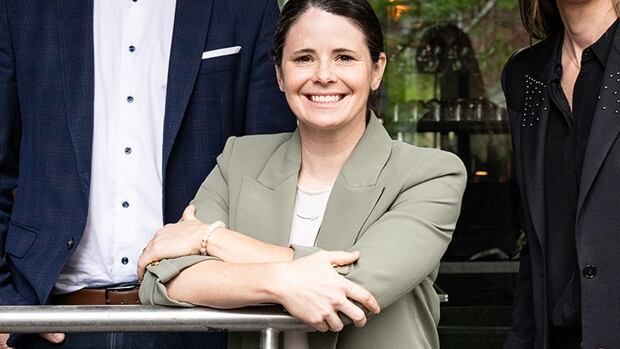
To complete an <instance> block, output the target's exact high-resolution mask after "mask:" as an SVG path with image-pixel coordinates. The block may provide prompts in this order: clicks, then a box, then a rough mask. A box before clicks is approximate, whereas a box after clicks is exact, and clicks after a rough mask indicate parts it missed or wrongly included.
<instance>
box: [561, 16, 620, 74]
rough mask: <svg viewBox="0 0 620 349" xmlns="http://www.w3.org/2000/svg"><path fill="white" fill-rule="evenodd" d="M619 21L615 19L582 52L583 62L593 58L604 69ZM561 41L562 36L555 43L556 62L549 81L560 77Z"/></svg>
mask: <svg viewBox="0 0 620 349" xmlns="http://www.w3.org/2000/svg"><path fill="white" fill-rule="evenodd" d="M619 21H620V19H616V20H615V21H614V23H613V24H612V25H611V26H610V27H609V28H607V31H605V33H603V35H601V37H600V38H599V39H598V40H597V41H596V42H595V43H593V44H592V45H590V46H588V47H587V48H586V49H585V50H583V54H582V55H583V57H582V59H583V62H586V61H588V60H589V59H592V57H594V58H595V59H596V60H597V62H599V63H600V64H601V66H602V67H603V68H604V67H605V66H606V65H607V58H608V57H609V51H610V50H611V48H612V46H613V42H614V35H615V33H616V27H617V26H618V22H619ZM562 41H563V34H561V35H560V37H559V40H557V41H556V47H555V52H556V55H555V57H556V62H555V69H554V72H553V77H552V79H551V81H559V80H560V79H561V77H562Z"/></svg>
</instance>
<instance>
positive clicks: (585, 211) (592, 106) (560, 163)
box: [502, 0, 620, 349]
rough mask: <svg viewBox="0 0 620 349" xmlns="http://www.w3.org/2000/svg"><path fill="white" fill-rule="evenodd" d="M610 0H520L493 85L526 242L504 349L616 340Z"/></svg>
mask: <svg viewBox="0 0 620 349" xmlns="http://www.w3.org/2000/svg"><path fill="white" fill-rule="evenodd" d="M619 4H620V1H618V0H579V1H578V0H520V6H521V15H522V19H523V24H524V26H525V29H526V30H527V31H528V33H529V34H530V35H531V36H532V38H533V39H540V40H541V41H539V42H537V43H535V44H533V45H531V46H529V47H526V48H524V49H522V50H520V51H519V52H517V53H516V54H515V55H513V57H511V58H510V60H509V61H508V62H507V63H506V66H505V68H504V72H503V75H502V85H503V88H504V92H505V94H506V103H507V106H508V114H509V116H510V121H511V130H512V137H513V143H514V151H515V161H516V173H517V181H518V183H519V187H520V195H521V202H522V212H523V222H522V227H523V229H524V231H525V234H526V236H527V240H528V243H527V245H526V246H525V247H524V249H523V251H522V252H521V267H520V271H519V279H518V282H517V289H516V291H515V300H514V312H513V318H512V328H511V331H510V333H509V336H508V340H507V343H506V346H505V348H508V349H512V348H515V349H517V348H522V349H525V348H527V349H532V348H536V349H548V348H552V349H573V348H574V349H577V348H617V347H619V346H620V331H618V329H617V327H618V326H617V324H616V320H615V319H616V318H618V316H620V302H619V301H618V295H619V294H620V273H618V270H620V257H619V255H618V247H620V235H618V233H617V228H616V227H618V226H620V215H619V214H618V212H620V200H618V198H619V197H618V195H617V188H618V187H619V186H620V176H618V174H619V173H620V161H618V159H620V143H619V141H618V139H619V138H618V135H619V133H620V122H619V121H620V118H618V116H620V32H619V31H618V28H617V27H618V14H619V13H620V12H619V9H620V6H619Z"/></svg>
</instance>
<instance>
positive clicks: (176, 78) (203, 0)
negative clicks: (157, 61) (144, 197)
mask: <svg viewBox="0 0 620 349" xmlns="http://www.w3.org/2000/svg"><path fill="white" fill-rule="evenodd" d="M212 5H213V1H212V0H187V1H186V0H179V1H177V5H176V10H175V11H176V12H175V16H174V29H173V33H172V47H171V49H170V65H169V67H168V89H167V93H166V111H165V116H164V142H163V174H164V176H165V175H166V166H167V163H168V158H169V156H170V152H171V150H172V145H173V144H174V139H175V137H176V134H177V132H178V131H179V127H180V125H181V121H182V120H183V115H184V114H185V109H186V107H187V103H188V101H189V98H190V96H191V94H192V91H193V87H194V82H195V81H196V77H197V75H198V68H199V67H200V63H201V61H202V52H203V50H204V47H205V43H206V38H207V32H208V30H209V23H210V20H211V10H212Z"/></svg>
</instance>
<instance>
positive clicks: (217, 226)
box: [200, 221, 226, 256]
mask: <svg viewBox="0 0 620 349" xmlns="http://www.w3.org/2000/svg"><path fill="white" fill-rule="evenodd" d="M220 228H226V224H224V222H222V221H215V222H213V223H211V224H209V226H208V227H207V230H206V231H205V234H204V235H203V236H202V240H200V254H201V255H203V256H206V255H207V241H209V239H210V238H211V236H212V235H213V233H215V231H216V230H218V229H220Z"/></svg>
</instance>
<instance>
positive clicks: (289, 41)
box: [277, 8, 386, 130]
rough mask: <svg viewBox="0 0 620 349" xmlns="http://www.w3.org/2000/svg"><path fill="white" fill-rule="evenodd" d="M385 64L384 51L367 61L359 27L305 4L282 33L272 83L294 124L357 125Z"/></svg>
mask: <svg viewBox="0 0 620 349" xmlns="http://www.w3.org/2000/svg"><path fill="white" fill-rule="evenodd" d="M385 63H386V58H385V54H384V53H381V54H380V56H379V59H378V61H377V62H373V61H372V59H371V56H370V51H369V49H368V45H367V43H366V38H365V37H364V34H363V32H362V31H361V30H360V29H359V28H358V27H357V26H356V25H355V24H353V23H352V22H351V21H349V20H348V19H347V18H345V17H342V16H337V15H333V14H331V13H328V12H326V11H323V10H320V9H317V8H310V9H309V10H308V11H306V12H305V13H304V14H302V15H301V16H300V17H299V19H298V20H297V21H296V22H295V23H294V24H293V25H292V26H291V27H290V30H289V32H288V34H287V36H286V41H285V44H284V48H283V50H282V64H281V66H280V67H278V68H277V74H278V83H279V85H280V89H281V90H282V91H284V93H285V95H286V99H287V101H288V104H289V106H290V107H291V110H292V111H293V113H295V115H296V116H297V119H298V120H299V127H300V129H302V130H303V129H316V130H348V129H354V128H359V127H360V125H362V130H363V125H364V124H365V121H366V110H367V102H368V96H369V94H370V91H371V90H376V89H377V88H379V84H380V82H381V77H382V76H383V70H384V69H385Z"/></svg>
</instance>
